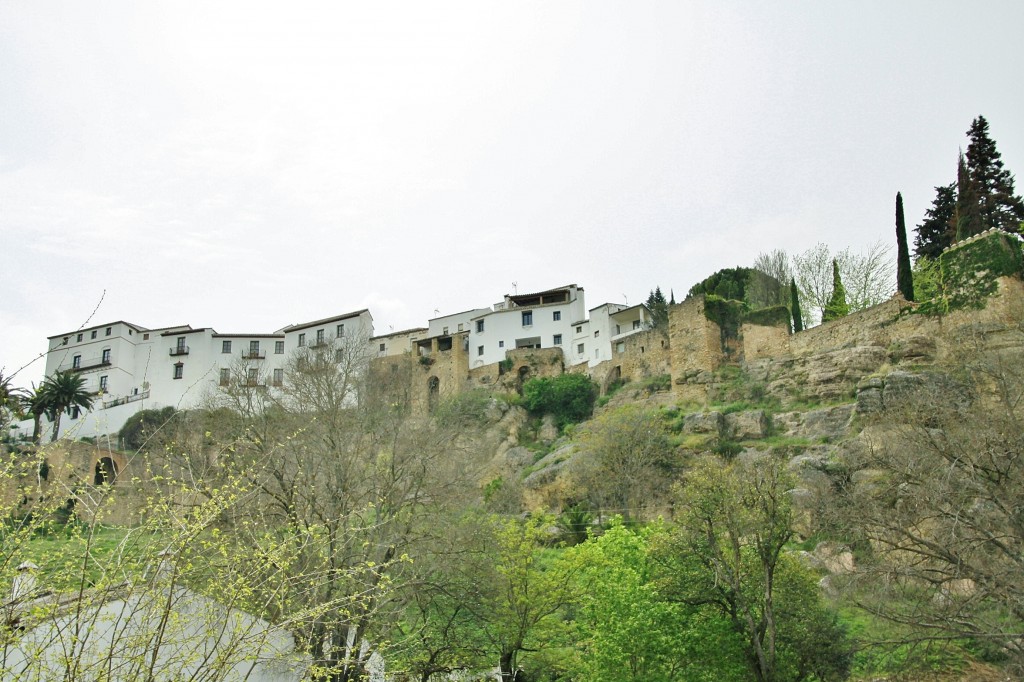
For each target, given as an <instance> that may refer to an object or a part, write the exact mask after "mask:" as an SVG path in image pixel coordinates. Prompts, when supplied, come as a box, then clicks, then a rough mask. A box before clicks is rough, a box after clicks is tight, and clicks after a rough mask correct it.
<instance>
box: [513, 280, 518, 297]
mask: <svg viewBox="0 0 1024 682" xmlns="http://www.w3.org/2000/svg"><path fill="white" fill-rule="evenodd" d="M518 293H519V283H518V282H512V295H513V296H515V295H516V294H518Z"/></svg>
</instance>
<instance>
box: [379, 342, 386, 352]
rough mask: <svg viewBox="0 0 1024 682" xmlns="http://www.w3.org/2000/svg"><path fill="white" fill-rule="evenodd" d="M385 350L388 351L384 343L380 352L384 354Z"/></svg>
mask: <svg viewBox="0 0 1024 682" xmlns="http://www.w3.org/2000/svg"><path fill="white" fill-rule="evenodd" d="M385 350H387V347H386V346H385V344H383V343H382V344H380V352H381V353H383V352H384V351H385Z"/></svg>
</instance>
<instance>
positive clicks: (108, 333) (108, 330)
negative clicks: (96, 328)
mask: <svg viewBox="0 0 1024 682" xmlns="http://www.w3.org/2000/svg"><path fill="white" fill-rule="evenodd" d="M110 329H111V328H110V327H107V333H106V334H105V336H110Z"/></svg>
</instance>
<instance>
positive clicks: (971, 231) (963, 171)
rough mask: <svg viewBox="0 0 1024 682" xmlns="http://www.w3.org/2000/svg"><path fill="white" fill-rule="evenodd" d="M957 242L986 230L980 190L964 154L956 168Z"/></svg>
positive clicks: (961, 155)
mask: <svg viewBox="0 0 1024 682" xmlns="http://www.w3.org/2000/svg"><path fill="white" fill-rule="evenodd" d="M955 216H956V217H955V223H956V240H957V241H963V240H964V239H967V238H968V237H971V236H973V235H976V234H978V233H980V232H982V231H983V230H984V229H985V226H984V224H983V223H982V221H981V211H980V205H979V200H978V188H977V186H976V185H975V184H974V178H972V177H971V174H970V171H969V170H968V168H967V163H966V162H965V161H964V155H963V153H961V154H960V159H959V161H957V167H956V213H955Z"/></svg>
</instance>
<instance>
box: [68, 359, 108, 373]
mask: <svg viewBox="0 0 1024 682" xmlns="http://www.w3.org/2000/svg"><path fill="white" fill-rule="evenodd" d="M99 367H110V356H109V355H106V356H103V355H100V356H96V357H92V358H82V357H80V358H78V362H77V363H76V362H75V360H71V361H70V362H64V363H61V365H60V367H58V368H57V369H58V371H61V372H85V371H86V370H90V369H97V368H99Z"/></svg>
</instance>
